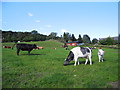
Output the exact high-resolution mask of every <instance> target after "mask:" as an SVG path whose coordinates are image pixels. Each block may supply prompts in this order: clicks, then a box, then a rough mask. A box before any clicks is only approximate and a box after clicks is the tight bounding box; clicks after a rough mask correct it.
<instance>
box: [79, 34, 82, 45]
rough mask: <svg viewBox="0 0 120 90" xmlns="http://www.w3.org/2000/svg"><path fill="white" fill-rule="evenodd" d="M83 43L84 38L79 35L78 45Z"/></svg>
mask: <svg viewBox="0 0 120 90" xmlns="http://www.w3.org/2000/svg"><path fill="white" fill-rule="evenodd" d="M82 42H83V40H82V37H81V35H80V34H79V37H78V43H82Z"/></svg>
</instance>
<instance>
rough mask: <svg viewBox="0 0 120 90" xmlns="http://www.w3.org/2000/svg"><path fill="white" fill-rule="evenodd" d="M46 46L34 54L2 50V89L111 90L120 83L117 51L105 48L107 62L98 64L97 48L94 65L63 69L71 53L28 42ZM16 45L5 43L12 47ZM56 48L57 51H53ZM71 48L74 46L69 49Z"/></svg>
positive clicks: (52, 44) (50, 44)
mask: <svg viewBox="0 0 120 90" xmlns="http://www.w3.org/2000/svg"><path fill="white" fill-rule="evenodd" d="M27 43H29V44H37V45H38V46H42V47H44V49H42V50H33V51H32V52H31V55H27V52H26V51H21V52H20V56H17V55H16V49H13V50H12V49H7V48H3V49H2V87H3V88H111V87H112V86H111V85H109V84H108V83H110V82H115V81H117V80H118V50H117V49H108V48H103V50H104V51H105V56H104V59H105V60H104V62H100V63H99V62H98V57H97V52H98V50H97V49H93V50H92V62H93V65H89V63H88V64H87V65H84V63H85V59H83V58H80V59H79V61H80V65H77V66H74V65H73V64H74V61H71V62H70V65H68V66H63V62H64V60H65V58H66V57H67V56H68V53H69V50H65V49H63V48H62V47H60V46H61V45H62V43H59V42H57V41H53V40H51V41H39V42H27ZM13 44H14V43H3V45H8V46H12V45H13ZM53 47H56V48H57V49H56V50H54V49H51V48H53ZM69 48H70V49H71V48H73V47H69Z"/></svg>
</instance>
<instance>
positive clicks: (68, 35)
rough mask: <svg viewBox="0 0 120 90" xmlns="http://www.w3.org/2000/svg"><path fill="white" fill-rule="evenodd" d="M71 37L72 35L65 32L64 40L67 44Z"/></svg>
mask: <svg viewBox="0 0 120 90" xmlns="http://www.w3.org/2000/svg"><path fill="white" fill-rule="evenodd" d="M70 37H71V35H70V34H69V33H68V32H66V33H65V32H64V34H63V38H64V40H65V42H68V40H70Z"/></svg>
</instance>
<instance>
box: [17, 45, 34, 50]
mask: <svg viewBox="0 0 120 90" xmlns="http://www.w3.org/2000/svg"><path fill="white" fill-rule="evenodd" d="M16 48H17V49H20V50H23V51H24V50H25V51H26V50H31V49H33V48H34V45H31V44H17V45H16Z"/></svg>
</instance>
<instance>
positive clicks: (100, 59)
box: [98, 47, 104, 62]
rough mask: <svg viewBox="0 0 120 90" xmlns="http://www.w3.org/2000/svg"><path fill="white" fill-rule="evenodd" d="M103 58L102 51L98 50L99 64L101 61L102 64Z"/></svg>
mask: <svg viewBox="0 0 120 90" xmlns="http://www.w3.org/2000/svg"><path fill="white" fill-rule="evenodd" d="M103 56H104V51H103V50H102V48H101V47H100V48H98V58H99V62H100V61H102V62H103Z"/></svg>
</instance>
